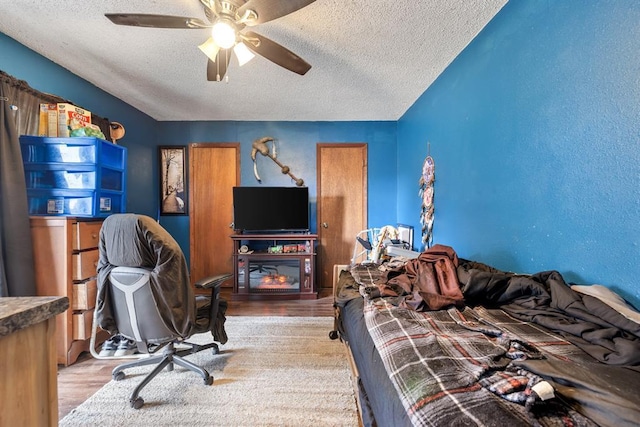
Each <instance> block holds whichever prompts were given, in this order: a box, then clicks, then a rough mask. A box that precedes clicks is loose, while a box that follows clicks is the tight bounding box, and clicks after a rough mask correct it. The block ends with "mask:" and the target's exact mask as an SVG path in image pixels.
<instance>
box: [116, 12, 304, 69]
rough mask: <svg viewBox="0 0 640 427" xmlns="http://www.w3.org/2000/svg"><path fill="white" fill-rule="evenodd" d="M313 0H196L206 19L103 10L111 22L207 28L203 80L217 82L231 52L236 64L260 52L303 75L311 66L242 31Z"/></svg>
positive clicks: (203, 50)
mask: <svg viewBox="0 0 640 427" xmlns="http://www.w3.org/2000/svg"><path fill="white" fill-rule="evenodd" d="M314 1H315V0H246V1H245V0H200V3H202V5H203V6H204V14H205V16H206V17H207V20H208V21H209V22H205V21H203V20H201V19H198V18H189V17H182V16H169V15H152V14H142V13H106V14H105V16H106V17H107V18H109V19H110V20H111V21H112V22H113V23H114V24H118V25H128V26H133V27H147V28H177V29H203V28H208V29H210V30H211V37H209V39H207V41H205V42H204V43H203V44H201V45H200V46H198V47H199V48H200V50H201V51H202V52H204V53H205V55H207V57H208V58H209V60H208V61H207V80H209V81H221V80H222V79H223V78H224V76H225V74H226V72H227V68H228V67H229V61H230V60H231V52H230V50H231V49H233V52H234V53H235V54H236V57H237V58H238V62H239V64H240V65H243V64H245V63H246V62H248V61H249V60H251V59H252V58H253V57H254V54H258V55H261V56H263V57H265V58H267V59H268V60H270V61H271V62H273V63H275V64H277V65H279V66H281V67H283V68H286V69H287V70H290V71H293V72H294V73H297V74H300V75H304V74H306V72H307V71H309V69H311V65H309V64H308V63H307V62H306V61H305V60H304V59H302V58H300V57H299V56H298V55H296V54H295V53H293V52H291V51H290V50H289V49H287V48H285V47H283V46H281V45H279V44H278V43H276V42H274V41H273V40H270V39H268V38H266V37H265V36H262V35H260V34H258V33H256V32H255V31H249V30H245V31H243V30H244V29H245V27H253V26H256V25H258V24H263V23H265V22H269V21H272V20H274V19H278V18H280V17H282V16H285V15H288V14H290V13H292V12H295V11H296V10H299V9H302V8H303V7H305V6H308V5H309V4H311V3H313V2H314Z"/></svg>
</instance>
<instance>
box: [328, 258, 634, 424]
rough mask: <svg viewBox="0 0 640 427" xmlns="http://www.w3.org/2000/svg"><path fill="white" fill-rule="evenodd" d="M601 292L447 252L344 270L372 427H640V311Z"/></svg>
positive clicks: (360, 384)
mask: <svg viewBox="0 0 640 427" xmlns="http://www.w3.org/2000/svg"><path fill="white" fill-rule="evenodd" d="M591 290H592V289H591V287H590V286H584V285H580V286H579V285H571V284H568V283H566V282H565V281H564V279H563V277H562V276H561V274H560V273H558V272H557V271H547V272H541V273H537V274H531V275H524V274H514V273H511V272H505V271H500V270H497V269H495V268H493V267H491V266H488V265H485V264H482V263H478V262H474V261H470V260H465V259H459V258H458V257H457V255H456V253H455V251H454V250H453V249H452V248H450V247H447V246H442V245H435V246H433V247H432V248H430V249H428V250H426V251H424V252H422V253H420V254H419V255H418V256H417V257H416V258H412V259H407V258H402V257H396V258H387V259H384V260H383V261H381V262H375V263H372V262H362V263H356V264H352V265H350V266H347V267H345V268H342V269H339V272H338V275H337V280H336V281H335V284H334V298H335V306H336V330H337V333H336V335H337V337H339V338H340V339H341V340H342V341H343V342H344V343H345V344H346V345H347V347H348V349H349V354H350V357H351V359H352V366H353V370H354V381H355V386H356V389H357V398H358V406H359V410H360V415H361V421H362V424H363V425H364V426H379V427H385V426H393V427H397V426H454V425H496V426H507V425H508V426H517V425H534V426H537V425H539V426H569V425H571V426H596V425H600V426H608V425H610V426H617V427H618V426H619V427H622V426H637V425H640V409H639V408H640V395H639V393H638V392H637V391H638V385H640V323H638V321H639V320H640V319H639V318H638V313H637V312H636V311H635V310H633V308H632V307H629V306H628V305H624V303H623V302H622V301H621V300H620V299H619V298H618V299H617V300H616V303H617V304H619V305H616V304H613V303H612V302H611V301H612V300H611V299H607V298H603V297H602V295H599V294H598V292H591ZM601 290H602V289H600V288H598V291H601ZM610 294H612V293H610ZM608 296H609V297H611V296H612V295H608ZM613 296H614V297H615V295H613ZM623 305H624V310H621V309H620V307H622V306H623Z"/></svg>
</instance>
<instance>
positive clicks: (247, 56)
mask: <svg viewBox="0 0 640 427" xmlns="http://www.w3.org/2000/svg"><path fill="white" fill-rule="evenodd" d="M233 51H234V52H235V54H236V56H237V57H238V63H239V64H240V66H241V67H242V66H243V65H244V64H246V63H247V62H249V61H251V60H252V59H253V58H254V57H255V55H254V54H253V52H251V51H250V50H249V48H248V47H247V45H246V44H244V43H242V42H240V43H238V44H236V45H235V46H234V47H233Z"/></svg>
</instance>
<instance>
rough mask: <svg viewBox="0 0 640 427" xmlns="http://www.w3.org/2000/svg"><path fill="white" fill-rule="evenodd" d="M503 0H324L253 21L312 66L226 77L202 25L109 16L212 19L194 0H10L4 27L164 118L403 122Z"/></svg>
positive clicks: (0, 8) (262, 67)
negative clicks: (217, 78)
mask: <svg viewBox="0 0 640 427" xmlns="http://www.w3.org/2000/svg"><path fill="white" fill-rule="evenodd" d="M282 1H287V0H282ZM506 1H507V0H418V1H405V0H398V1H396V2H391V1H389V0H369V1H364V0H360V1H358V0H316V1H315V2H314V3H312V4H310V5H309V6H307V7H305V8H303V9H301V10H298V11H296V12H294V13H292V14H290V15H287V16H284V17H282V18H279V19H277V20H274V21H271V22H267V23H264V24H260V25H257V26H255V27H253V28H251V29H252V30H254V31H256V32H257V33H260V34H261V35H263V36H266V37H269V38H270V39H272V40H273V41H275V42H277V43H279V44H281V45H283V46H284V47H286V48H288V49H289V50H291V51H293V52H295V53H296V54H298V55H299V56H301V57H302V58H303V59H305V60H306V61H307V62H308V63H310V64H311V65H312V68H311V70H310V71H309V72H308V73H307V74H306V75H304V76H299V75H298V74H295V73H292V72H290V71H287V70H285V69H284V68H281V67H279V66H277V65H275V64H273V63H272V62H270V61H268V60H267V59H265V58H263V57H260V56H257V57H256V58H255V59H254V60H253V61H251V62H249V63H248V64H246V65H244V66H242V67H239V66H238V63H237V60H236V59H235V57H234V58H233V59H232V61H231V64H230V66H229V70H228V72H227V75H228V76H229V81H228V83H225V82H220V83H218V82H208V81H207V79H206V64H207V58H206V56H205V55H204V54H203V53H202V52H201V51H200V50H199V49H198V48H197V46H198V45H199V44H201V43H202V42H204V41H205V40H206V39H207V38H208V37H209V32H208V31H207V30H206V29H198V30H182V29H156V28H139V27H123V26H117V25H115V24H113V23H111V21H109V20H108V19H107V18H105V17H104V14H105V13H153V14H163V15H180V16H190V17H194V18H199V19H202V20H205V21H206V18H205V15H204V12H203V8H202V5H201V3H200V2H199V1H198V0H83V1H78V0H55V1H43V0H11V1H8V0H7V1H4V0H3V1H1V2H0V32H2V33H5V34H6V35H8V36H10V37H12V38H13V39H15V40H17V41H18V42H20V43H22V44H24V45H25V46H27V47H29V48H31V49H33V50H34V51H36V52H38V53H40V54H41V55H43V56H45V57H47V58H49V59H50V60H51V61H53V62H55V63H57V64H59V65H61V66H62V67H64V68H66V69H68V70H70V71H71V72H73V73H74V74H76V75H78V76H80V77H82V78H84V79H85V80H87V81H89V82H91V83H93V84H94V85H96V86H97V87H99V88H101V89H103V90H105V91H106V92H108V93H110V94H112V95H114V96H115V97H117V98H119V99H121V100H123V101H125V102H126V103H128V104H130V105H132V106H134V107H135V108H137V109H139V110H140V111H142V112H144V113H146V114H148V115H149V116H151V117H153V118H154V119H156V120H160V121H166V120H178V121H192V120H255V121H269V120H274V121H345V120H354V121H358V120H397V119H398V118H399V117H400V116H402V114H403V113H404V112H405V111H406V110H407V108H409V107H410V106H411V105H412V104H413V103H414V101H415V100H416V99H417V98H418V97H419V96H420V95H421V94H422V93H423V92H424V91H425V90H426V89H427V88H428V87H429V85H430V84H431V83H432V82H433V81H434V80H435V79H436V78H437V77H438V75H439V74H440V73H441V72H442V71H443V70H444V69H445V68H446V67H447V66H448V65H449V64H450V63H451V61H452V60H453V59H454V58H455V57H456V56H457V55H458V54H459V53H460V51H462V50H463V49H464V48H465V46H466V45H467V44H468V43H469V42H470V41H471V40H472V39H473V38H474V37H475V36H476V35H477V34H478V32H479V31H480V30H481V29H482V28H483V27H484V26H485V25H486V24H487V22H488V21H490V20H491V18H493V16H494V15H495V14H496V13H497V12H498V11H499V10H500V8H502V6H503V5H504V4H505V3H506Z"/></svg>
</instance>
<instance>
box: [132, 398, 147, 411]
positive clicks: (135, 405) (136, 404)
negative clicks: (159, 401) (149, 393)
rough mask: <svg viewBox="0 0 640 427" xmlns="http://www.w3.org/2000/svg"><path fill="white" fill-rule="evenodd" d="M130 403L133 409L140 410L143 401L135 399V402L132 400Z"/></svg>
mask: <svg viewBox="0 0 640 427" xmlns="http://www.w3.org/2000/svg"><path fill="white" fill-rule="evenodd" d="M130 403H131V407H132V408H133V409H140V408H142V405H144V400H143V399H142V398H141V397H137V398H136V400H133V401H131V402H130Z"/></svg>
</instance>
